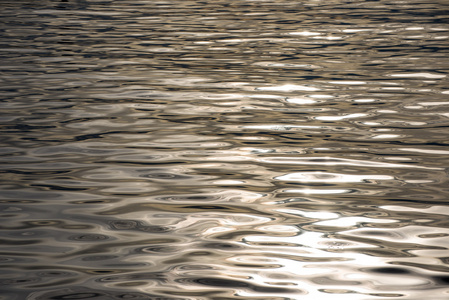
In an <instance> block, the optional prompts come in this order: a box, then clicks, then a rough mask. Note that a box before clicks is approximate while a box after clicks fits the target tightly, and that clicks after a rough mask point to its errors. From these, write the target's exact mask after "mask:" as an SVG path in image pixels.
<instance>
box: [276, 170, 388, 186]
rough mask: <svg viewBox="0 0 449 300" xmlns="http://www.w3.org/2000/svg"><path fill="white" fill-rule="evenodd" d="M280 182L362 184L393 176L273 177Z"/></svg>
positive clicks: (319, 174)
mask: <svg viewBox="0 0 449 300" xmlns="http://www.w3.org/2000/svg"><path fill="white" fill-rule="evenodd" d="M275 179H277V180H282V181H300V182H335V183H336V182H364V181H366V180H392V179H394V177H393V176H388V175H347V174H338V173H326V172H303V173H290V174H286V175H282V176H278V177H275Z"/></svg>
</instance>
